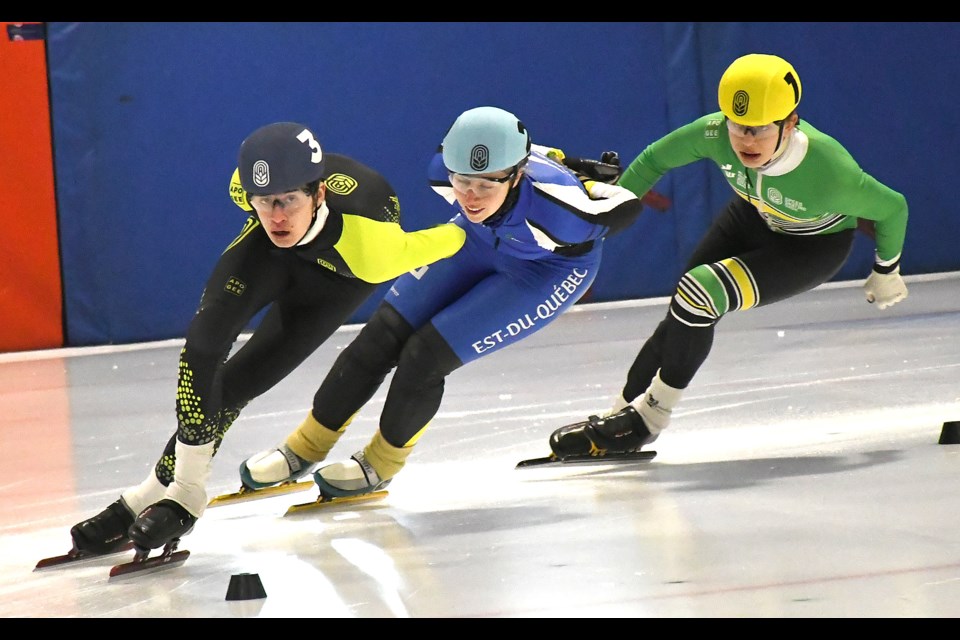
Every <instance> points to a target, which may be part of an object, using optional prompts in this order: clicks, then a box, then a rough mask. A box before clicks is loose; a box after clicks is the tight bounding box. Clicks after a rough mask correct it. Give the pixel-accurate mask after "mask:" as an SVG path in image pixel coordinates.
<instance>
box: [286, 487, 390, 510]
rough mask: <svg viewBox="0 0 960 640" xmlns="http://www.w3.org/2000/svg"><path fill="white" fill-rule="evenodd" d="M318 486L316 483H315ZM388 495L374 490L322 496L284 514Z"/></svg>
mask: <svg viewBox="0 0 960 640" xmlns="http://www.w3.org/2000/svg"><path fill="white" fill-rule="evenodd" d="M314 486H316V485H314ZM386 497H387V491H386V490H385V489H384V490H380V491H373V492H371V493H364V494H361V495H358V496H344V497H342V498H327V497H324V496H322V495H321V496H320V497H319V498H317V499H316V500H314V501H313V502H305V503H303V504H295V505H293V506H292V507H290V508H289V509H287V512H286V513H285V514H283V515H284V516H289V515H293V514H296V513H305V512H307V511H315V510H317V509H324V508H327V507H336V506H339V505H343V504H350V503H360V502H372V501H374V500H383V499H384V498H386Z"/></svg>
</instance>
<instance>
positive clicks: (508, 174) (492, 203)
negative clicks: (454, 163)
mask: <svg viewBox="0 0 960 640" xmlns="http://www.w3.org/2000/svg"><path fill="white" fill-rule="evenodd" d="M449 175H450V184H451V186H453V195H454V196H455V197H456V198H457V202H458V203H459V204H460V209H462V210H463V215H464V216H466V218H467V220H469V221H470V222H477V223H479V222H483V221H484V220H486V219H487V218H489V217H490V216H492V215H493V214H495V213H496V212H497V211H498V210H499V209H500V207H501V206H502V205H503V202H504V201H505V200H506V199H507V194H509V193H510V189H512V188H513V187H514V186H515V185H516V184H517V182H518V181H519V180H520V176H521V175H523V172H522V171H521V170H520V169H518V168H517V167H513V168H512V169H508V170H506V171H496V172H493V173H483V174H479V175H469V176H468V175H464V174H462V173H453V172H450V174H449Z"/></svg>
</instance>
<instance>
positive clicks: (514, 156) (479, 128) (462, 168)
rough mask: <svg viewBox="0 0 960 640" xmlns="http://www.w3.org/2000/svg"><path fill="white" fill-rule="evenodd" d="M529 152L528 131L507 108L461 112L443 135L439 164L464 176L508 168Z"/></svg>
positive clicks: (482, 108)
mask: <svg viewBox="0 0 960 640" xmlns="http://www.w3.org/2000/svg"><path fill="white" fill-rule="evenodd" d="M529 155H530V134H529V133H528V132H527V128H526V127H525V126H523V123H522V122H520V120H518V119H517V116H515V115H513V114H512V113H510V112H509V111H504V110H503V109H498V108H497V107H477V108H475V109H470V110H469V111H464V112H463V113H461V114H460V117H459V118H457V119H456V121H455V122H454V123H453V126H451V127H450V130H449V131H447V135H446V136H445V137H444V138H443V164H444V165H446V167H447V170H448V171H452V172H454V173H462V174H466V175H470V174H478V173H493V172H495V171H504V170H506V169H511V168H513V167H515V166H517V165H518V164H520V163H521V162H523V161H524V160H525V159H526V158H527V156H529Z"/></svg>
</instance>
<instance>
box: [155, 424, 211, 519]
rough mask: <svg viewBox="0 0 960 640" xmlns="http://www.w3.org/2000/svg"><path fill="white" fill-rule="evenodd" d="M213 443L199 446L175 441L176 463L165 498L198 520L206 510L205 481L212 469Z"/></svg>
mask: <svg viewBox="0 0 960 640" xmlns="http://www.w3.org/2000/svg"><path fill="white" fill-rule="evenodd" d="M213 450H214V443H213V442H208V443H207V444H202V445H199V446H193V445H188V444H184V443H182V442H180V441H179V440H177V445H176V449H175V452H176V456H177V462H176V465H175V467H174V471H173V482H171V483H170V486H169V487H167V493H166V497H167V498H169V499H171V500H173V501H174V502H177V503H179V504H180V505H181V506H182V507H183V508H184V509H186V510H187V511H189V512H190V514H191V515H193V516H196V517H197V518H199V517H200V516H202V515H203V512H204V510H205V509H206V508H207V480H208V479H209V478H210V471H211V470H212V469H213Z"/></svg>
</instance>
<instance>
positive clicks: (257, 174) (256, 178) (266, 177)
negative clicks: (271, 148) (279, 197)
mask: <svg viewBox="0 0 960 640" xmlns="http://www.w3.org/2000/svg"><path fill="white" fill-rule="evenodd" d="M253 184H255V185H256V186H258V187H265V186H267V185H268V184H270V165H268V164H267V161H266V160H257V161H256V162H254V163H253Z"/></svg>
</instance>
